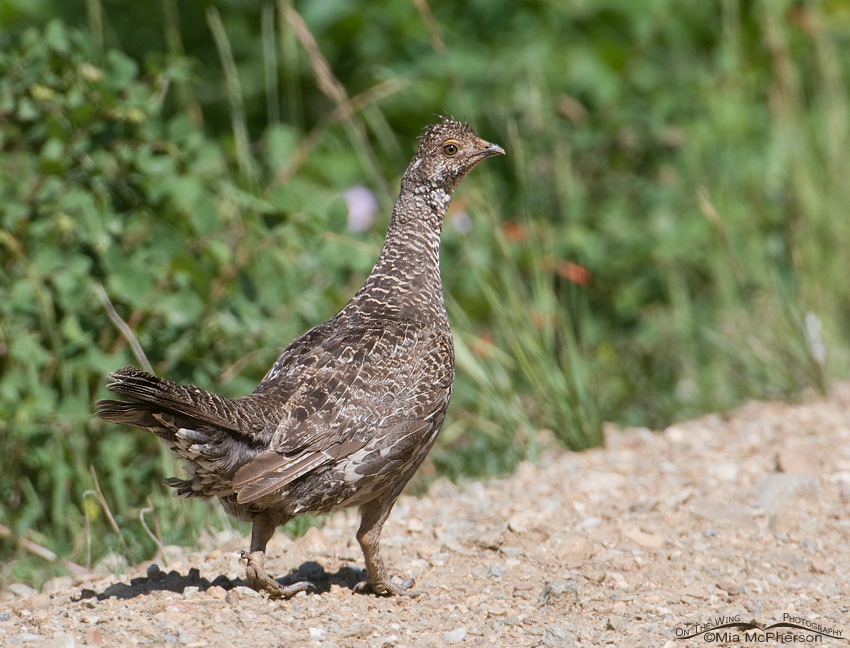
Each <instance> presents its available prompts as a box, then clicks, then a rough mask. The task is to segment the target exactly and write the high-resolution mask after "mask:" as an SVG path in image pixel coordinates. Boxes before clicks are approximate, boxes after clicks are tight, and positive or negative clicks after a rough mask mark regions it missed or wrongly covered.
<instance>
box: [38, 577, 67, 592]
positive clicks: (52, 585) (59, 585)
mask: <svg viewBox="0 0 850 648" xmlns="http://www.w3.org/2000/svg"><path fill="white" fill-rule="evenodd" d="M73 586H74V579H73V578H71V577H70V576H56V577H55V578H51V579H50V580H49V581H47V582H46V583H45V584H44V587H42V588H41V591H42V592H43V593H45V594H56V593H57V592H61V591H62V590H66V589H71V588H72V587H73Z"/></svg>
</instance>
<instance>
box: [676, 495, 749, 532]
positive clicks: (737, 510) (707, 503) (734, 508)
mask: <svg viewBox="0 0 850 648" xmlns="http://www.w3.org/2000/svg"><path fill="white" fill-rule="evenodd" d="M691 510H692V511H693V512H694V514H695V515H698V516H699V517H701V518H703V519H705V520H708V521H709V522H711V523H712V525H716V526H726V527H739V528H753V527H755V526H756V521H755V518H754V517H753V511H752V509H750V507H749V506H744V505H743V504H738V503H737V502H729V501H726V500H721V499H709V498H707V497H702V498H697V499H694V500H692V501H691Z"/></svg>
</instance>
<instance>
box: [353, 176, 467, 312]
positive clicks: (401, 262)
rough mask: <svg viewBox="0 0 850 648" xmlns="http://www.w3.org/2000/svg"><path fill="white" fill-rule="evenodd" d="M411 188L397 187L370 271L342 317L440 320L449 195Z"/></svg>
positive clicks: (433, 189) (439, 191)
mask: <svg viewBox="0 0 850 648" xmlns="http://www.w3.org/2000/svg"><path fill="white" fill-rule="evenodd" d="M415 189H416V188H413V187H405V186H404V185H403V186H402V192H401V195H400V196H399V198H398V201H397V202H396V205H395V208H394V209H393V215H392V220H391V221H390V226H389V229H388V230H387V237H386V239H385V241H384V245H383V247H382V248H381V254H380V255H379V257H378V260H377V262H376V263H375V267H374V268H373V269H372V272H371V274H370V275H369V277H368V278H367V279H366V283H365V284H364V285H363V287H362V288H361V289H360V290H359V291H358V292H357V294H356V295H355V296H354V299H352V300H351V302H350V303H349V305H348V306H347V307H346V309H345V310H344V311H343V313H346V311H349V310H350V309H354V311H355V312H359V313H360V314H365V315H368V316H375V317H380V318H387V319H402V320H413V321H434V320H439V321H446V309H445V305H444V303H443V286H442V282H441V280H440V233H441V231H442V228H443V219H444V217H445V214H446V210H447V208H448V205H449V201H450V200H451V194H449V193H447V192H446V191H445V190H443V189H435V188H431V187H429V191H428V192H427V193H426V192H419V191H416V190H415ZM349 314H351V313H349Z"/></svg>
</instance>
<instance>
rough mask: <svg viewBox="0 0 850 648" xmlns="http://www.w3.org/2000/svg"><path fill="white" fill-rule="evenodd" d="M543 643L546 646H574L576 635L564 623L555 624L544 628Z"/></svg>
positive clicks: (565, 647)
mask: <svg viewBox="0 0 850 648" xmlns="http://www.w3.org/2000/svg"><path fill="white" fill-rule="evenodd" d="M542 641H543V645H544V646H546V648H573V646H575V645H576V640H575V637H573V635H572V634H571V633H570V632H569V631H568V630H567V629H566V628H565V627H564V626H562V625H557V624H553V625H550V626H546V627H545V628H543V639H542Z"/></svg>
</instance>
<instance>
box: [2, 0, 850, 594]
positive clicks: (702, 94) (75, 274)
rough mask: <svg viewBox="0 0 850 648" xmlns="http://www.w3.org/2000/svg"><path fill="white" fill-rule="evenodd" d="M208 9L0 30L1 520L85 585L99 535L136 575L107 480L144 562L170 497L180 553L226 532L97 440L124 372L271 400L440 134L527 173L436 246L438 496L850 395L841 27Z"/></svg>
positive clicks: (93, 5) (87, 15)
mask: <svg viewBox="0 0 850 648" xmlns="http://www.w3.org/2000/svg"><path fill="white" fill-rule="evenodd" d="M209 6H210V3H208V2H200V0H181V1H180V2H178V1H177V0H164V1H163V2H162V3H157V4H156V7H161V8H162V14H161V15H159V14H157V12H156V11H152V10H151V6H150V5H148V4H146V3H135V4H134V3H130V4H127V3H121V4H120V6H118V5H117V4H113V3H112V2H111V1H109V0H103V2H102V3H101V2H97V1H94V2H85V3H83V2H74V1H72V2H61V3H60V2H54V1H51V0H45V1H44V2H42V3H31V4H29V5H28V4H26V3H16V4H9V5H8V6H6V5H4V7H3V9H0V19H2V21H3V24H6V25H12V26H15V29H14V31H13V30H12V29H11V28H10V30H9V31H2V30H0V52H2V53H0V127H1V128H2V130H0V137H2V140H0V222H2V227H3V229H2V232H0V271H1V272H2V289H3V296H4V299H2V300H0V434H2V439H3V443H4V445H3V447H4V450H5V452H4V453H3V457H2V458H0V497H2V498H3V501H5V502H7V506H5V507H4V508H3V509H2V512H0V523H3V524H6V525H7V526H11V527H12V528H13V529H14V530H15V531H16V532H18V533H21V534H26V535H28V537H30V538H31V539H33V540H34V541H36V542H40V543H42V544H45V545H46V546H49V547H50V548H52V549H53V550H55V551H57V552H58V553H60V554H62V555H68V556H70V557H71V558H72V559H75V560H79V561H83V560H84V559H85V554H86V545H85V534H84V533H83V532H82V531H83V529H84V528H85V513H86V512H88V513H89V516H90V518H91V523H92V525H93V532H92V533H91V536H92V543H93V544H92V550H93V552H94V554H95V555H102V554H103V553H104V552H106V551H107V550H112V551H116V552H124V549H123V548H122V546H121V542H119V538H118V537H117V536H116V535H115V534H114V531H113V529H112V527H111V525H109V524H107V521H106V520H105V517H106V516H105V515H104V513H103V511H101V510H100V507H99V505H97V504H95V500H94V499H93V498H91V497H87V498H86V499H85V502H87V504H84V496H83V493H84V492H85V491H87V490H91V489H92V488H93V487H94V482H93V479H92V476H91V472H90V466H91V467H93V468H94V471H95V474H96V475H97V476H98V480H99V483H100V487H101V489H102V491H103V495H104V498H105V501H106V502H107V503H108V504H109V506H110V508H111V510H112V511H113V513H114V514H115V516H116V518H120V520H119V527H120V529H121V531H122V534H123V537H124V540H125V542H126V543H127V546H128V551H129V553H130V558H131V559H141V557H142V556H146V555H149V554H150V552H151V551H152V550H153V548H154V545H153V542H152V541H151V540H150V539H149V538H148V536H147V534H146V533H145V532H144V530H143V529H142V527H141V524H139V523H138V522H137V521H136V520H137V519H138V514H139V511H140V509H141V508H142V507H145V506H147V505H148V501H147V497H148V495H150V497H151V503H152V504H153V507H154V510H155V511H156V514H157V516H158V519H159V521H160V523H161V525H162V529H163V535H164V536H165V537H164V538H163V539H164V541H165V542H166V543H169V542H190V541H192V539H193V537H194V536H195V535H196V533H197V530H198V529H199V528H202V527H203V526H205V525H208V524H215V525H225V524H229V522H228V521H227V519H226V517H224V516H221V515H219V514H217V513H216V512H215V510H214V509H211V508H210V507H209V506H207V505H194V504H193V503H191V502H185V501H180V502H176V503H175V502H174V501H173V500H171V499H170V498H168V497H167V495H166V494H165V493H164V489H162V488H161V487H159V486H157V483H158V482H159V481H160V480H161V478H162V477H163V476H165V475H172V474H175V471H177V470H179V467H176V466H174V465H173V463H172V459H171V458H170V457H169V455H168V453H167V452H166V451H164V450H163V449H162V448H161V447H160V446H159V445H158V443H157V440H156V439H155V438H153V437H152V436H151V435H145V434H143V433H141V432H132V431H129V430H117V429H114V428H112V427H108V426H105V425H101V424H100V422H99V421H98V420H96V419H94V418H93V417H92V414H91V411H92V403H93V401H94V400H95V399H96V398H98V397H102V396H104V395H105V390H104V377H105V374H106V373H108V372H109V371H110V370H113V369H116V368H118V367H120V366H122V365H123V364H127V363H136V364H140V363H143V362H144V361H148V362H150V364H151V365H152V367H153V369H154V370H155V372H156V373H158V374H160V375H164V376H168V377H170V378H173V379H176V380H179V381H184V382H189V381H191V382H195V383H196V384H199V385H200V386H202V387H205V388H208V389H212V390H215V391H218V392H221V393H224V394H227V395H231V396H235V395H240V394H244V393H246V392H248V391H250V390H251V389H253V386H254V385H255V384H256V382H257V381H258V380H259V378H260V377H261V376H262V375H263V373H264V371H265V370H266V368H267V367H268V366H269V365H270V363H271V362H272V361H273V359H274V358H275V357H276V355H277V353H278V352H279V351H280V349H281V348H282V346H283V345H285V344H286V343H287V342H288V341H289V340H291V339H292V338H293V337H295V336H296V335H298V334H299V333H301V332H302V331H304V330H306V329H307V328H308V327H310V326H312V325H314V324H316V323H318V322H320V321H323V320H324V319H325V318H327V317H328V316H330V315H332V314H333V313H334V312H336V311H337V310H338V309H339V307H341V306H342V305H343V303H344V302H345V300H347V299H348V298H349V297H350V296H351V295H352V294H353V293H354V291H355V290H356V289H357V288H358V287H359V285H360V284H361V282H362V280H363V278H364V277H365V275H366V274H367V273H368V271H369V269H370V268H371V266H372V263H373V262H374V259H375V257H376V256H377V253H378V250H379V247H380V243H381V239H382V237H383V230H384V227H385V225H386V222H387V221H386V219H383V220H381V219H379V220H378V221H377V222H376V223H375V225H374V226H373V227H372V228H371V229H369V231H367V232H365V233H350V232H346V231H345V213H346V208H345V204H344V203H343V201H342V199H341V198H340V194H341V192H343V191H345V190H346V189H348V188H350V187H351V186H353V185H355V184H367V185H369V187H370V188H371V189H372V190H373V191H374V192H375V193H376V195H377V197H378V199H379V201H380V203H381V205H382V208H383V211H384V213H386V212H387V211H388V209H389V206H390V205H391V204H392V200H393V198H394V194H395V191H396V186H397V179H398V177H399V176H400V173H401V171H402V169H403V167H404V165H405V164H406V162H407V159H408V158H409V155H410V154H411V152H412V141H413V138H414V137H415V136H416V135H417V134H418V133H419V131H420V129H421V127H422V126H424V125H425V124H427V123H429V122H430V121H432V119H433V117H432V115H433V114H434V113H445V112H453V113H455V114H457V115H462V116H464V117H466V118H467V119H468V120H469V121H470V122H471V123H472V124H473V125H474V126H475V127H476V129H477V130H478V132H479V133H480V134H481V135H482V136H484V137H485V138H492V139H493V140H494V141H496V142H498V143H499V144H502V145H503V146H504V147H505V149H506V150H507V151H508V156H507V157H506V158H504V159H500V160H499V161H493V162H488V163H487V164H486V165H482V167H481V168H480V169H476V171H475V173H474V174H472V176H471V177H470V178H469V179H468V180H466V181H465V182H464V186H463V187H462V188H461V189H460V191H459V193H458V195H457V197H456V199H455V201H454V204H453V206H452V211H451V212H450V214H449V219H448V221H447V225H446V228H445V232H444V235H443V241H444V246H443V277H444V283H445V289H446V294H447V301H448V305H449V313H450V318H451V320H452V322H453V327H454V330H455V334H456V340H455V341H456V352H457V360H458V377H457V382H456V386H455V392H454V397H453V404H452V408H451V410H450V414H449V419H448V420H447V423H446V426H445V429H444V431H443V433H442V435H441V438H440V441H439V443H438V445H437V447H436V448H435V449H434V452H433V453H432V460H433V465H434V466H436V468H437V469H438V470H440V471H441V472H443V473H445V474H448V475H450V476H453V477H457V476H460V475H483V474H489V473H492V472H500V471H505V470H510V469H511V468H512V467H513V466H514V465H515V464H516V462H517V461H519V460H520V459H522V458H523V457H527V456H533V454H534V453H535V452H536V447H537V446H536V444H537V441H536V437H535V435H536V431H538V430H540V429H550V430H551V431H552V432H553V434H554V436H555V438H558V439H559V440H561V441H562V442H563V443H564V444H565V445H567V446H569V447H572V448H583V447H587V446H589V445H593V444H596V443H599V442H600V440H601V437H600V432H599V430H600V422H601V421H602V420H613V421H617V422H620V423H624V424H641V425H651V426H661V425H665V424H666V423H668V422H670V421H671V420H674V419H677V418H684V417H687V416H692V415H698V414H700V413H704V412H707V411H711V410H717V409H723V408H728V407H731V406H734V405H735V404H737V403H739V402H741V401H742V400H743V399H746V398H764V397H778V398H793V397H795V396H796V395H797V394H799V393H801V392H802V391H803V390H806V389H812V388H813V389H818V390H824V389H826V388H827V387H828V384H829V381H830V380H832V379H834V378H836V377H845V376H846V375H847V373H848V368H850V367H848V365H850V355H848V350H850V340H848V336H847V331H848V330H850V283H848V282H846V281H845V275H846V267H847V261H846V257H847V255H846V250H847V249H850V218H848V217H847V216H848V215H847V214H846V212H847V205H850V183H847V182H846V178H847V176H848V173H847V171H848V168H847V167H848V155H847V151H848V150H850V141H849V140H850V128H849V127H848V124H850V120H848V112H850V110H849V109H850V93H848V88H847V81H848V70H847V67H846V61H847V60H850V58H848V56H847V55H848V46H850V44H848V42H847V39H846V38H845V37H844V36H843V35H842V34H844V33H846V28H847V26H848V22H850V20H848V16H850V5H848V3H847V2H846V0H836V1H834V2H830V3H825V4H823V5H822V6H821V5H818V4H815V3H805V2H804V3H792V2H790V1H786V0H762V1H760V2H753V3H743V2H738V1H737V0H723V2H721V3H705V2H703V3H697V2H692V3H681V2H673V1H672V0H652V1H651V2H644V3H634V2H622V0H600V1H597V2H593V3H590V2H586V1H579V0H576V1H573V2H565V3H511V2H502V1H498V2H494V1H493V0H489V1H488V2H477V1H476V2H467V3H463V4H457V5H453V4H451V3H441V4H439V5H438V4H437V3H433V6H432V7H430V8H429V7H428V6H427V5H426V3H425V2H418V1H417V2H409V1H407V0H379V1H377V2H376V1H367V0H351V1H350V2H309V3H295V2H290V1H288V0H279V1H278V2H277V3H276V4H275V5H274V6H272V5H264V4H263V3H260V2H251V3H236V4H234V3H226V4H225V3H222V4H221V6H218V7H217V9H209ZM293 6H294V7H295V8H296V9H297V10H298V11H299V12H300V16H301V18H303V23H300V22H299V21H300V20H301V18H299V17H298V15H295V16H293V14H292V13H291V8H292V7H293ZM264 7H265V8H264ZM432 12H433V13H432ZM47 16H60V17H61V18H62V19H63V20H64V22H62V21H60V20H53V21H52V22H46V17H47ZM27 24H31V25H37V27H36V28H30V29H24V26H25V25H27ZM68 25H71V26H68ZM299 25H301V27H299ZM78 29H85V30H86V32H85V33H86V34H87V35H86V36H83V35H81V32H80V31H78ZM299 30H300V31H299ZM842 30H844V31H842ZM305 31H309V33H305ZM312 39H315V44H314V41H313V40H312ZM325 62H326V63H327V66H325ZM348 98H351V103H350V104H349V103H347V99H348ZM111 307H114V311H115V315H113V317H112V319H110V314H109V308H111ZM116 317H120V318H121V319H122V320H123V322H125V323H126V325H127V326H128V327H129V329H130V330H131V331H132V337H131V336H129V335H127V334H126V333H122V332H121V330H120V328H119V326H118V325H117V324H116V321H117V320H115V318H116ZM136 340H137V341H138V345H139V347H140V348H141V349H142V350H143V352H144V353H145V354H146V357H141V356H140V355H139V354H138V353H137V352H136V353H134V352H133V350H132V344H131V342H133V343H135V341H136ZM821 348H823V349H824V350H825V353H823V354H822V353H821ZM137 356H138V357H137ZM295 531H296V532H297V529H295ZM0 547H2V549H3V550H4V551H5V552H6V553H7V555H12V553H14V552H17V554H16V555H17V556H18V557H20V550H19V549H17V548H16V547H15V546H14V545H12V544H11V543H6V544H2V545H0ZM15 565H16V566H15V574H16V576H17V577H19V578H20V577H25V576H27V575H28V574H29V570H31V569H33V567H32V563H31V562H28V561H23V560H21V561H19V562H16V563H15ZM37 577H38V578H40V577H42V576H37Z"/></svg>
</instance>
